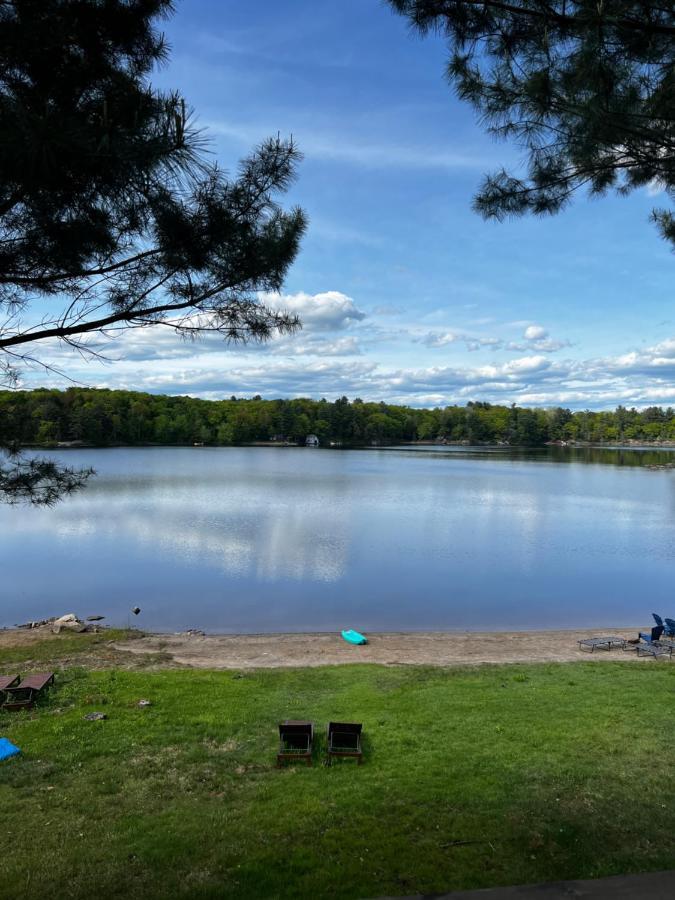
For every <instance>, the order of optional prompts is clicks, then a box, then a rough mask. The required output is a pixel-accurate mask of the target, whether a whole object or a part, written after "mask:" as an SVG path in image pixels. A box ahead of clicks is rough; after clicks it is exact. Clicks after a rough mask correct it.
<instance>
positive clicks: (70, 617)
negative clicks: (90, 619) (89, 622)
mask: <svg viewBox="0 0 675 900" xmlns="http://www.w3.org/2000/svg"><path fill="white" fill-rule="evenodd" d="M64 630H65V631H75V632H78V633H79V632H81V631H86V630H87V626H86V625H85V624H84V622H82V621H81V620H80V619H78V618H77V616H76V615H75V614H74V613H67V614H66V615H65V616H60V617H59V618H58V619H54V621H53V622H52V631H53V632H54V634H60V633H61V632H62V631H64Z"/></svg>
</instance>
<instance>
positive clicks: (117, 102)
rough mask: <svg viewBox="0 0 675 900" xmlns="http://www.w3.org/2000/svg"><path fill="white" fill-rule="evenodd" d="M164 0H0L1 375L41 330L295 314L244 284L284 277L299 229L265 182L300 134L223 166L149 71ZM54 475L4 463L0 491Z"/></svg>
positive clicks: (264, 320) (227, 328) (290, 324)
mask: <svg viewBox="0 0 675 900" xmlns="http://www.w3.org/2000/svg"><path fill="white" fill-rule="evenodd" d="M171 11H172V3H171V2H170V0H105V2H100V0H6V2H2V3H0V133H1V134H2V141H0V172H1V174H2V178H1V179H0V312H1V313H2V314H3V316H2V319H3V321H2V324H1V325H0V351H2V352H1V353H0V380H4V381H5V382H6V383H11V382H12V381H15V380H16V377H17V368H16V367H17V364H20V363H21V362H24V363H26V362H28V363H35V362H37V363H38V364H39V363H40V356H39V349H37V348H39V346H40V341H44V340H45V339H47V338H52V339H54V338H55V339H59V340H60V341H62V342H64V343H65V344H67V345H69V346H71V347H73V348H74V349H75V350H77V351H79V352H81V353H85V354H86V353H92V354H93V353H95V352H96V351H95V349H94V347H93V346H92V345H91V344H90V343H88V340H87V338H88V336H92V335H94V336H95V335H99V336H100V335H101V334H112V333H114V332H115V331H119V330H120V329H124V328H137V327H148V326H154V327H159V326H165V327H170V328H172V329H174V330H175V331H177V332H179V333H182V334H184V335H186V336H189V337H195V336H198V335H201V334H204V333H213V332H215V333H218V334H220V335H222V336H223V337H224V338H225V339H226V340H228V341H247V340H264V339H266V338H267V337H269V336H270V335H271V334H272V333H273V332H275V331H281V332H284V331H292V330H294V329H296V328H297V327H299V322H298V320H297V319H296V318H295V317H293V316H289V315H287V314H285V313H280V312H278V311H276V310H274V309H270V308H268V307H266V306H265V305H263V304H261V303H260V302H259V301H258V299H257V297H258V292H260V291H276V290H278V289H279V288H280V287H281V285H282V283H283V279H284V276H285V274H286V272H287V270H288V267H289V266H290V264H291V262H292V261H293V259H294V257H295V255H296V253H297V251H298V248H299V242H300V239H301V236H302V234H303V232H304V229H305V217H304V214H303V213H302V211H301V210H299V209H292V210H291V211H289V212H285V211H283V210H282V209H281V208H280V206H279V205H278V202H277V199H276V197H277V195H278V194H279V192H283V191H284V190H285V189H286V188H287V187H288V186H289V184H290V183H291V181H292V179H293V177H294V171H295V166H296V163H297V161H298V159H299V154H298V151H297V149H296V147H295V146H294V144H293V142H292V141H284V140H281V139H280V138H279V137H277V138H273V139H271V140H268V141H266V142H265V143H264V144H263V145H262V146H261V147H259V148H258V149H257V150H256V151H255V152H254V153H253V154H252V155H251V156H250V157H249V158H248V159H246V160H245V161H244V162H243V163H242V164H241V167H240V170H239V172H238V174H237V175H236V176H235V177H227V176H226V175H225V174H224V173H223V172H222V171H221V170H220V169H219V168H218V166H217V165H215V164H213V163H211V162H207V159H206V157H205V155H204V153H203V150H204V142H203V138H202V136H201V135H200V133H199V132H198V131H197V130H196V129H195V127H194V125H193V123H192V120H191V115H190V113H189V111H188V109H187V107H186V104H185V101H184V99H183V98H182V97H181V96H180V95H178V94H176V93H168V94H167V93H161V92H158V91H156V90H154V89H153V88H152V86H151V84H150V82H149V80H148V79H149V76H150V74H151V71H152V69H153V67H155V66H156V65H157V64H159V63H162V62H163V61H164V60H165V59H166V56H167V47H166V44H165V42H164V38H163V36H162V34H161V33H160V31H159V30H158V28H157V22H158V21H159V20H160V19H161V18H162V17H165V16H167V15H168V14H170V13H171ZM45 310H48V311H47V312H45ZM44 365H46V364H44ZM13 476H14V477H15V479H16V480H13ZM53 476H54V470H53V467H51V466H47V467H46V468H41V467H40V465H38V464H37V463H33V464H31V465H30V466H25V465H23V464H17V466H16V468H15V469H14V470H12V469H11V468H5V469H0V497H3V496H4V498H5V499H12V498H16V497H17V496H22V497H28V498H31V497H32V499H34V500H36V501H41V500H43V499H45V498H46V499H48V500H49V501H51V500H53V499H54V496H55V494H54V491H53V490H52V489H51V488H49V486H48V485H47V482H46V481H45V482H44V483H43V480H44V479H47V481H48V480H49V479H50V478H52V477H53ZM81 483H82V479H79V480H78V479H74V480H72V481H68V479H66V481H65V484H71V485H72V486H73V487H77V486H78V485H79V484H81ZM54 487H55V488H57V487H60V488H63V487H64V483H61V484H60V485H59V484H57V483H56V482H54Z"/></svg>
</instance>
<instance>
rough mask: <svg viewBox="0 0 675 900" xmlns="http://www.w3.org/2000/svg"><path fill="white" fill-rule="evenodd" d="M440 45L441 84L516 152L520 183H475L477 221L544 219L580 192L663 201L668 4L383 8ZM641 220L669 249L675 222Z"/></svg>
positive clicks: (499, 179) (673, 183)
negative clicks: (650, 188)
mask: <svg viewBox="0 0 675 900" xmlns="http://www.w3.org/2000/svg"><path fill="white" fill-rule="evenodd" d="M389 2H390V4H391V5H392V6H393V7H394V9H395V10H396V11H397V12H399V13H401V14H402V15H404V16H407V17H408V19H409V20H410V23H411V25H412V27H413V28H414V29H416V30H418V31H420V32H422V33H426V32H429V31H430V30H435V31H438V32H440V33H441V34H443V35H445V37H446V38H447V39H448V42H449V45H450V60H449V63H448V68H447V74H448V78H449V80H450V82H451V83H452V84H454V85H455V88H456V90H457V93H458V95H459V97H460V98H461V99H462V100H466V101H468V102H469V103H471V104H472V105H473V106H474V107H475V109H476V110H477V111H478V112H479V113H480V116H481V119H482V122H483V123H484V124H485V125H486V127H487V129H488V131H489V132H490V133H492V134H494V135H497V136H499V137H501V138H507V139H508V138H511V139H514V140H515V141H516V142H517V143H518V144H519V145H520V146H521V147H524V148H525V149H526V150H527V173H526V175H522V174H520V173H517V174H515V175H514V174H510V173H509V172H507V171H506V170H504V169H502V170H500V171H498V172H496V173H494V174H492V175H489V176H488V177H486V179H485V181H484V183H483V184H482V186H481V188H480V190H479V192H478V194H477V196H476V198H475V200H474V207H475V209H476V210H477V211H478V212H479V213H481V214H482V215H484V216H485V217H488V218H489V217H492V218H497V219H501V218H503V217H504V216H507V215H518V214H522V213H525V212H533V213H536V214H546V213H549V214H553V213H557V212H558V211H559V210H560V209H562V208H563V207H564V206H565V205H566V204H567V203H568V202H569V200H570V198H571V197H572V196H573V194H574V193H575V192H576V191H578V190H579V189H580V188H587V189H588V190H589V191H590V193H591V194H596V195H600V194H604V193H606V192H607V191H609V190H612V189H613V190H616V191H618V192H619V193H620V194H627V193H629V192H630V191H632V190H634V189H636V188H639V187H642V186H644V185H647V184H650V183H651V184H653V185H657V186H659V187H661V188H662V189H663V190H664V192H665V194H666V196H667V197H669V199H670V200H671V201H672V200H673V198H674V197H675V6H674V5H673V3H672V2H671V0H667V2H666V0H389ZM652 215H653V219H654V221H655V222H656V223H657V225H658V227H659V230H660V232H661V234H662V235H663V237H664V238H666V239H667V240H668V241H670V242H672V243H673V245H674V246H675V217H674V216H673V213H672V211H670V210H668V209H655V210H654V211H653V214H652Z"/></svg>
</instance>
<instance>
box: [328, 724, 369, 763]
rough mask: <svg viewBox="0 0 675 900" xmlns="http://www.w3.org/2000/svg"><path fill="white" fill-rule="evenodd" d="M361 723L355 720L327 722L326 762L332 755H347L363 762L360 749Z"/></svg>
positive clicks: (329, 760)
mask: <svg viewBox="0 0 675 900" xmlns="http://www.w3.org/2000/svg"><path fill="white" fill-rule="evenodd" d="M362 727H363V726H362V725H361V724H360V723H357V722H329V724H328V735H327V744H328V748H327V752H328V763H329V764H330V762H331V760H332V758H333V757H334V756H348V757H352V758H353V759H356V761H357V762H358V764H359V765H361V763H362V762H363V751H362V749H361V729H362Z"/></svg>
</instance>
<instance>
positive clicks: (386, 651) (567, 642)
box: [0, 626, 654, 669]
mask: <svg viewBox="0 0 675 900" xmlns="http://www.w3.org/2000/svg"><path fill="white" fill-rule="evenodd" d="M637 633H638V627H637V626H628V627H625V628H610V629H604V630H603V629H600V630H598V629H588V628H583V629H566V630H556V631H504V632H438V631H434V632H429V631H427V632H387V633H382V632H380V633H377V632H376V633H369V634H368V635H367V636H368V644H366V645H361V646H355V645H353V644H348V643H347V642H346V641H344V640H343V639H342V637H341V636H340V635H339V634H336V633H334V632H330V633H326V632H323V633H310V634H298V633H293V634H283V633H282V634H248V635H225V634H198V633H185V634H144V635H143V636H141V637H135V638H133V639H131V640H128V641H116V642H114V644H113V647H114V649H115V650H117V651H122V652H128V653H132V654H143V655H149V656H153V655H157V656H161V657H163V658H164V659H167V658H168V659H170V660H171V662H172V663H173V664H177V665H180V666H187V667H190V668H200V669H201V668H205V669H270V668H298V667H314V666H328V665H345V664H354V663H375V664H379V665H384V666H396V665H430V666H439V667H444V666H465V665H481V664H491V663H492V664H503V663H533V662H541V663H546V662H579V661H582V660H592V661H603V660H605V661H607V660H610V661H612V660H613V661H617V660H619V661H638V657H637V654H636V653H628V652H623V651H622V650H619V649H615V650H612V651H606V650H596V651H594V652H588V651H584V650H580V649H579V646H578V643H577V642H578V641H579V640H582V639H584V638H587V637H593V636H597V635H603V636H604V635H607V636H621V637H626V638H629V639H630V638H635V637H637ZM1 645H2V643H1V639H0V646H1ZM642 660H643V658H640V660H639V661H642ZM647 661H649V660H647ZM651 661H652V662H653V661H654V660H651Z"/></svg>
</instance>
